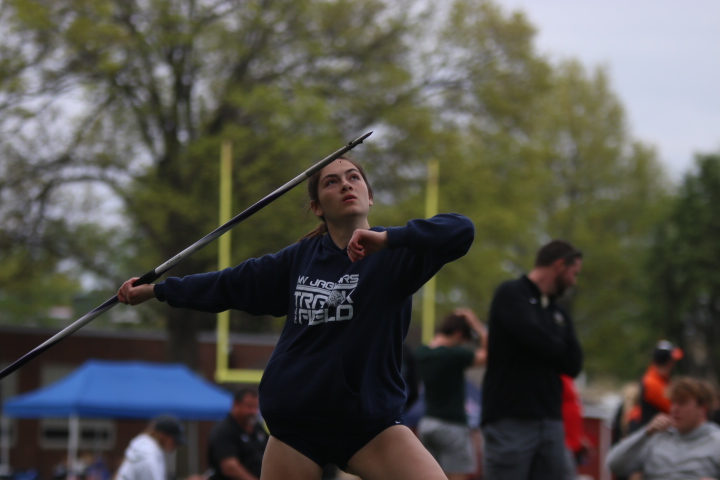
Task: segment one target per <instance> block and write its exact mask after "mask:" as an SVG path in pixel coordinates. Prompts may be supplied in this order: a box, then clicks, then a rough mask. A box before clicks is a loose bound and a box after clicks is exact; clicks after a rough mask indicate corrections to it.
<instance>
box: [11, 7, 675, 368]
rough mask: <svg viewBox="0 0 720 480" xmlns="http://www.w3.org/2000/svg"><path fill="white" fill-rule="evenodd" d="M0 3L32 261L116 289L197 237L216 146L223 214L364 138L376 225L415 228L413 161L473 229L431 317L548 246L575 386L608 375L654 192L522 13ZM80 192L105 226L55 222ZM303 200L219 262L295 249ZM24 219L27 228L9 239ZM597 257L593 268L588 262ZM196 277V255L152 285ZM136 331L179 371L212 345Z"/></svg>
mask: <svg viewBox="0 0 720 480" xmlns="http://www.w3.org/2000/svg"><path fill="white" fill-rule="evenodd" d="M4 5H5V8H4V9H3V11H0V20H4V21H5V22H6V23H7V24H8V25H9V27H11V28H10V29H9V31H11V32H12V33H13V35H11V36H10V37H9V38H10V39H11V40H8V41H4V43H3V42H0V43H3V44H7V45H8V50H7V51H13V52H14V53H16V54H18V55H19V56H18V57H17V59H15V58H14V57H13V56H12V55H8V56H7V58H6V57H1V58H6V59H7V62H6V64H7V65H10V66H13V68H8V69H7V70H5V72H7V75H8V77H7V78H8V79H14V81H15V84H18V85H20V86H22V89H21V90H22V92H23V93H22V94H20V93H18V90H17V89H16V90H13V88H14V87H13V88H11V83H12V82H10V80H8V82H10V83H8V82H5V83H3V82H2V81H1V80H2V79H1V78H0V89H2V92H3V93H2V94H0V95H5V97H2V96H0V100H2V99H3V98H4V99H6V100H7V101H5V102H3V101H0V105H9V106H10V107H9V108H7V109H6V112H7V113H8V115H5V116H4V117H1V118H0V122H4V124H3V127H10V126H14V127H15V128H16V129H17V132H18V133H19V134H18V135H15V136H10V137H5V138H4V139H3V140H2V142H3V143H2V145H1V146H2V147H3V148H4V150H5V151H7V152H12V155H10V156H8V157H7V158H11V159H12V161H8V163H7V164H6V165H8V168H9V169H10V170H12V172H13V175H14V176H13V178H14V179H15V180H14V181H11V182H8V183H7V184H5V185H2V186H0V194H3V192H5V193H7V194H12V195H11V196H12V197H13V198H14V199H15V200H16V203H15V204H16V205H17V206H18V208H17V209H16V213H17V214H16V215H15V217H14V218H16V219H17V220H16V221H17V223H16V226H14V227H12V229H8V230H7V231H8V232H9V233H17V232H21V231H37V232H49V231H50V230H49V229H47V228H45V227H46V226H47V225H50V224H53V222H55V223H54V224H56V225H60V226H62V229H59V230H57V231H58V232H61V233H62V235H61V237H62V241H60V240H59V238H60V237H57V238H52V237H49V236H46V237H43V238H45V239H46V240H49V241H48V242H47V244H45V245H44V247H43V248H45V249H51V248H57V246H58V245H61V246H63V250H62V252H61V254H60V255H58V256H57V258H64V259H67V258H72V259H74V260H73V261H74V265H77V266H78V267H79V268H82V269H83V271H84V272H87V271H94V272H96V273H97V274H98V276H97V278H98V285H99V286H103V287H108V288H112V287H115V288H117V285H119V283H120V282H121V281H123V280H124V279H125V278H127V277H128V276H129V275H131V274H140V273H144V272H145V271H147V269H148V268H150V267H154V266H156V265H158V264H159V263H161V262H163V261H165V260H167V259H168V258H170V257H172V256H174V255H175V254H176V253H178V252H179V251H181V250H182V249H184V248H185V247H187V246H188V245H189V244H190V243H192V242H193V241H195V240H197V239H198V238H200V237H201V236H203V235H205V234H206V233H207V232H209V231H210V230H212V229H213V228H215V227H216V226H217V224H218V221H217V213H216V212H217V193H216V191H217V187H216V185H217V177H218V171H217V163H218V162H217V158H218V155H219V146H220V143H221V141H222V140H225V139H230V140H232V142H233V145H234V164H235V174H234V178H233V182H234V185H233V188H234V192H235V196H234V197H235V198H234V199H233V202H234V205H233V211H236V212H239V211H240V210H242V209H243V208H245V207H247V206H248V205H250V204H252V203H254V202H255V201H256V200H258V199H259V198H261V197H262V196H264V195H265V194H267V193H269V192H270V191H272V190H274V189H275V188H277V187H278V186H280V185H282V184H283V183H285V182H286V181H287V180H288V178H289V177H290V176H294V175H296V174H297V173H299V172H300V171H301V170H302V169H304V168H305V167H306V166H308V165H309V164H311V163H313V162H314V161H317V160H319V159H320V158H321V156H324V155H325V154H326V153H329V152H330V151H334V150H335V149H337V148H338V147H339V146H340V145H341V144H342V143H344V142H346V141H347V140H350V139H352V138H355V137H356V136H358V135H359V134H361V133H364V132H365V131H368V130H373V131H374V132H375V133H374V134H373V136H372V137H371V138H370V140H369V141H368V142H366V144H364V145H363V146H362V148H360V149H358V151H357V152H355V153H356V154H357V155H358V156H359V157H360V158H361V160H362V161H363V163H364V164H365V165H366V167H367V170H368V172H369V174H370V178H371V180H372V183H373V190H374V192H375V195H376V198H377V200H378V202H376V206H375V207H373V213H372V222H373V223H374V224H381V225H398V224H404V223H405V222H406V221H407V219H408V218H412V217H418V216H423V215H424V209H423V205H424V198H423V196H424V187H425V166H426V164H427V162H428V161H429V160H431V159H437V160H439V162H440V171H441V192H442V193H441V205H440V210H441V211H456V212H459V213H463V214H466V215H468V216H469V217H470V218H471V219H472V220H473V221H474V222H475V224H476V227H477V232H478V235H477V239H476V242H475V245H474V247H473V248H472V250H471V251H470V253H469V254H468V255H467V256H466V257H465V258H464V259H463V260H462V261H460V262H455V263H453V264H451V265H448V266H447V267H446V268H444V269H443V271H442V272H440V274H439V276H438V309H441V310H447V309H449V308H453V307H455V306H458V305H466V306H470V307H473V308H475V309H476V310H477V311H478V312H484V311H486V309H487V307H488V304H489V300H490V298H491V296H492V293H493V290H494V288H495V286H496V285H497V284H498V283H499V282H500V281H502V280H504V279H506V278H509V277H511V276H516V275H517V274H519V273H520V272H521V271H523V270H524V269H526V268H528V267H529V266H530V263H531V261H532V257H533V254H534V252H535V250H536V249H537V247H538V246H539V245H540V244H541V243H542V242H544V241H546V240H548V239H549V238H552V237H556V236H565V237H567V238H568V239H570V240H572V241H574V242H575V243H577V244H578V245H580V246H581V247H582V248H583V249H584V250H586V251H587V254H588V267H587V268H586V271H587V272H588V274H587V277H588V278H587V279H586V280H583V283H581V285H582V295H579V296H578V297H577V300H576V301H574V302H573V304H572V307H573V310H574V313H575V316H576V317H577V318H578V319H579V320H578V323H579V324H580V327H581V334H582V335H583V337H584V338H583V340H584V341H586V342H587V346H588V351H589V353H590V355H589V357H590V358H591V359H592V360H591V361H590V362H589V365H590V368H592V369H594V370H595V371H600V370H602V369H607V368H616V369H617V368H620V367H623V368H624V365H622V366H620V367H619V366H618V365H619V362H614V361H612V360H607V359H606V357H610V356H612V355H614V354H615V353H616V352H615V351H613V352H612V353H610V354H608V352H606V349H605V348H604V345H603V341H606V340H608V339H609V340H610V341H611V343H614V342H613V341H612V340H613V339H614V335H615V334H616V332H615V330H616V329H626V328H629V329H630V332H628V333H627V334H626V335H627V336H632V335H633V334H634V333H633V332H635V331H636V330H637V329H638V328H640V327H637V325H638V324H639V323H640V322H638V321H637V318H635V316H636V315H637V316H639V315H640V313H637V311H638V310H639V305H640V304H641V303H642V302H641V300H640V299H639V298H638V297H637V293H636V290H637V289H636V287H638V285H637V284H636V283H635V280H636V278H637V277H636V276H635V275H636V273H637V269H638V265H639V262H640V258H641V255H640V253H641V252H642V251H643V246H644V245H647V242H648V240H647V229H648V225H649V224H650V223H651V219H652V218H653V215H654V212H655V208H656V204H657V201H658V199H659V198H660V197H661V196H662V191H663V184H662V179H661V175H660V173H659V171H658V170H659V168H658V166H657V161H656V156H655V153H654V151H653V150H652V149H651V148H649V147H647V146H644V145H642V144H640V143H638V142H635V141H633V140H632V138H631V137H630V135H629V133H628V132H627V127H626V126H625V124H624V119H623V112H622V108H621V106H620V102H619V100H618V99H617V98H615V96H614V95H613V93H612V91H611V89H610V86H609V81H608V79H607V78H606V75H605V74H604V72H603V71H601V70H600V71H598V72H597V73H595V74H593V75H588V74H587V73H586V72H585V71H584V70H583V68H582V67H581V66H579V65H578V64H577V63H576V62H566V63H562V64H560V65H552V64H551V63H550V62H549V61H547V60H546V59H544V58H543V57H542V56H540V55H538V54H537V53H536V51H535V48H534V44H533V41H534V33H535V32H534V28H533V27H532V25H530V24H529V22H528V21H527V20H526V18H525V17H524V15H522V14H521V13H511V14H506V13H504V12H503V11H502V10H501V9H500V8H499V7H498V6H496V5H494V4H493V3H492V2H490V1H477V0H455V1H453V2H444V3H443V2H435V3H429V2H425V3H422V2H414V1H412V0H403V1H400V2H389V1H384V0H382V1H381V0H356V1H347V0H250V1H245V2H238V1H232V0H219V1H216V2H210V1H207V0H203V1H200V0H172V1H167V0H163V1H160V0H143V1H139V0H135V1H127V0H53V1H49V0H30V1H28V0H23V1H19V0H12V1H8V2H7V3H6V4H4ZM3 14H4V16H1V15H3ZM11 47H12V48H11ZM3 52H4V50H2V49H0V55H3ZM10 59H13V62H10V61H9V60H10ZM2 74H3V71H2V70H0V75H2ZM18 79H20V80H18ZM15 84H13V85H15ZM31 87H32V88H31ZM17 88H20V87H17ZM38 99H42V100H44V101H45V103H47V105H46V106H45V103H43V106H45V108H43V109H38V108H36V107H37V106H38V105H39V100H38ZM57 99H61V100H62V101H61V103H58V100H57ZM58 107H64V108H58ZM38 132H40V134H38ZM39 139H40V140H39ZM45 145H52V147H53V148H47V147H45ZM3 161H5V160H3ZM26 165H32V166H33V167H32V169H28V168H25V167H24V166H26ZM0 168H2V167H0ZM78 182H90V183H91V184H92V185H95V186H97V185H103V186H105V187H106V188H109V189H110V191H111V192H112V195H113V197H114V198H117V199H119V202H120V203H121V204H122V208H123V214H124V216H123V217H120V218H121V219H122V220H121V222H115V223H113V224H111V225H110V227H108V225H107V223H105V225H104V226H101V225H102V222H98V221H97V218H91V217H86V216H85V215H86V214H85V213H83V215H77V216H75V217H74V218H70V219H68V218H67V217H66V216H65V215H62V214H61V213H67V212H69V211H75V210H74V209H72V208H68V207H67V203H65V197H64V196H61V195H68V194H69V193H70V192H76V190H69V189H67V188H63V185H77V184H78ZM13 186H18V187H19V186H23V189H20V188H13ZM24 191H28V192H29V191H33V192H37V193H36V194H34V195H29V196H28V195H24V193H23V192H24ZM106 191H107V190H102V192H106ZM27 198H31V199H33V200H36V201H33V202H32V205H38V206H40V205H43V203H42V199H45V203H44V204H45V205H49V206H51V207H52V208H51V210H54V212H55V213H57V214H56V215H54V216H53V215H48V213H49V210H48V209H47V208H46V209H43V208H39V207H38V208H37V209H36V210H32V211H33V212H37V215H34V216H31V217H30V218H28V217H27V216H24V215H22V211H23V210H26V211H30V209H29V208H28V205H29V203H28V204H26V203H23V201H20V200H22V199H27ZM302 198H303V192H302V189H300V188H298V189H295V190H293V191H292V192H290V193H288V195H287V198H284V199H282V200H281V201H277V202H274V203H273V204H272V205H270V206H268V207H266V209H264V210H263V211H262V214H258V215H256V216H254V217H252V218H251V219H249V220H247V221H246V222H244V223H243V224H242V225H241V226H239V227H238V228H237V230H236V232H237V233H236V234H234V235H233V239H234V245H233V254H234V258H235V259H236V260H237V261H240V260H243V259H245V258H248V257H251V256H257V255H262V254H264V253H268V252H271V251H275V250H277V249H278V248H280V247H282V246H284V245H286V244H287V243H289V242H292V241H294V240H296V239H297V238H299V237H300V236H301V235H302V234H303V233H304V232H306V231H307V230H310V229H311V228H312V227H313V226H314V223H315V220H314V219H313V218H312V215H309V216H308V215H307V214H306V213H304V212H303V211H302V209H301V208H300V207H299V205H302V203H303V200H302ZM97 203H98V202H94V204H97ZM638 205H641V206H642V207H641V208H638V207H637V206H638ZM91 206H92V204H91ZM78 211H79V210H78ZM86 211H87V212H92V210H91V209H88V210H86ZM0 214H2V212H1V211H0ZM101 214H102V215H104V216H107V215H106V214H105V213H101ZM31 219H32V222H33V224H34V225H37V226H38V227H37V228H34V229H28V228H27V225H26V224H27V223H28V222H29V221H30V220H31ZM85 220H87V221H85ZM92 225H95V227H96V228H95V229H94V230H93V229H92V228H91V226H92ZM80 228H82V229H83V230H82V232H81V231H79V230H78V229H80ZM11 230H12V232H11ZM74 233H78V234H77V235H73V234H74ZM8 238H10V237H8ZM12 238H18V236H17V235H15V236H13V237H12ZM103 245H106V246H107V247H108V248H106V249H103V248H101V247H102V246H103ZM596 254H597V255H599V256H600V257H602V261H601V262H596V263H592V262H593V256H594V255H596ZM214 268H216V265H215V253H214V248H207V249H205V250H202V251H200V252H198V253H197V254H195V255H194V256H193V257H192V258H191V259H189V260H188V261H186V262H184V263H183V264H181V265H179V266H178V267H176V269H174V270H173V271H171V272H170V273H171V274H172V275H183V274H186V273H194V272H201V271H207V270H210V269H214ZM593 272H597V273H595V274H593ZM601 273H602V274H601ZM605 285H612V289H606V288H604V286H605ZM119 308H125V307H122V306H121V307H119ZM138 311H139V312H141V313H142V314H143V315H144V317H145V318H146V319H148V320H149V319H153V318H156V317H158V316H161V315H162V316H166V317H167V319H168V322H167V327H168V328H169V329H170V332H171V340H172V341H171V343H172V345H173V348H174V352H173V359H174V360H182V361H185V362H186V363H189V364H191V365H192V364H193V361H194V359H193V357H194V351H195V349H194V346H193V345H194V339H195V334H196V332H197V331H198V330H199V329H201V328H207V327H210V326H211V325H212V322H211V320H210V319H209V318H208V317H207V316H203V315H198V314H192V313H189V312H185V311H180V310H177V311H176V310H172V309H166V308H163V309H153V308H152V307H151V306H143V307H141V308H139V309H138ZM618 311H622V312H624V313H622V314H618V313H617V312H618ZM236 320H237V317H236ZM626 320H627V321H626ZM263 321H265V322H267V320H266V319H263ZM246 326H247V323H246Z"/></svg>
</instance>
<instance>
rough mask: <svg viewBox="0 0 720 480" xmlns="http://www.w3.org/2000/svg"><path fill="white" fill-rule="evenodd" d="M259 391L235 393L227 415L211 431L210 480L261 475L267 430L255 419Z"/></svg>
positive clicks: (250, 478) (254, 478)
mask: <svg viewBox="0 0 720 480" xmlns="http://www.w3.org/2000/svg"><path fill="white" fill-rule="evenodd" d="M258 412H259V404H258V394H257V392H256V391H255V390H252V389H249V388H245V389H241V390H239V391H237V392H235V394H234V396H233V403H232V407H231V408H230V413H229V414H228V416H227V417H225V419H224V420H223V421H221V422H220V423H218V424H217V425H215V427H213V430H212V432H210V439H209V440H208V463H209V465H210V468H211V469H212V471H213V473H212V475H211V476H210V480H257V479H259V478H260V470H261V468H262V460H263V454H264V453H265V447H266V446H267V443H268V433H267V431H266V430H265V428H264V425H263V424H262V423H261V422H260V421H259V418H258Z"/></svg>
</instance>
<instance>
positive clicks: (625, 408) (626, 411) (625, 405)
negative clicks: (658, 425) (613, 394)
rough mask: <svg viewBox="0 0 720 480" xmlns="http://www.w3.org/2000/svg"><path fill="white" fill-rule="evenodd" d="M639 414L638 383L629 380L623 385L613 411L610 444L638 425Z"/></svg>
mask: <svg viewBox="0 0 720 480" xmlns="http://www.w3.org/2000/svg"><path fill="white" fill-rule="evenodd" d="M640 416H641V414H640V385H639V384H638V382H631V383H628V384H626V385H625V386H624V387H623V389H622V399H621V402H620V405H618V408H617V410H616V411H615V417H614V418H613V424H612V438H611V443H612V445H615V444H616V443H618V442H619V441H620V440H622V439H623V438H625V437H627V436H628V435H629V434H631V433H632V432H634V431H635V430H637V429H638V428H639V427H640Z"/></svg>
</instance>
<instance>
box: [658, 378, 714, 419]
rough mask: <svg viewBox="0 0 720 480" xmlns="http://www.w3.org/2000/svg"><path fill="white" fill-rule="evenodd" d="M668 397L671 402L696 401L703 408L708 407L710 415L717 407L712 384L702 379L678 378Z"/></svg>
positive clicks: (673, 383)
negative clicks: (715, 406)
mask: <svg viewBox="0 0 720 480" xmlns="http://www.w3.org/2000/svg"><path fill="white" fill-rule="evenodd" d="M668 397H669V398H670V401H671V402H676V401H682V400H687V399H689V398H693V399H695V401H696V402H697V404H698V405H700V406H701V407H707V408H708V413H709V412H710V411H711V410H712V409H713V406H714V405H715V394H714V393H713V388H712V386H711V385H710V382H708V381H707V380H702V379H700V378H693V377H678V378H676V379H675V380H673V382H672V383H671V384H670V388H669V389H668Z"/></svg>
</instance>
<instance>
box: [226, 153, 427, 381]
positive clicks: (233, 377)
mask: <svg viewBox="0 0 720 480" xmlns="http://www.w3.org/2000/svg"><path fill="white" fill-rule="evenodd" d="M427 168H428V173H427V192H426V197H425V216H426V218H430V217H433V216H434V215H436V214H437V212H438V197H439V193H438V191H439V187H438V184H439V181H438V177H439V170H440V168H439V165H438V161H437V160H436V159H431V160H430V161H428V166H427ZM231 199H232V145H231V143H230V142H229V141H225V142H223V144H222V150H221V155H220V222H221V223H224V222H227V221H228V220H229V219H230V216H231V203H232V202H231ZM230 233H231V232H228V233H227V234H225V235H224V236H222V237H220V239H219V240H218V241H219V245H218V249H219V254H218V268H219V269H223V268H227V267H229V266H231V263H230V262H231V259H230V245H231V238H232V237H231V236H230ZM435 285H436V281H435V277H432V278H431V279H430V280H428V282H427V283H426V284H425V286H424V287H423V298H422V330H421V332H422V334H421V337H422V342H423V343H425V344H427V343H430V341H431V340H432V338H433V335H434V331H435V295H436V286H435ZM229 353H230V312H229V311H225V312H220V313H218V315H217V349H216V355H217V357H216V368H215V380H216V381H217V382H218V383H230V382H235V383H250V384H253V383H255V384H257V383H260V379H261V378H262V374H263V370H258V369H231V368H229V366H228V358H229Z"/></svg>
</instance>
